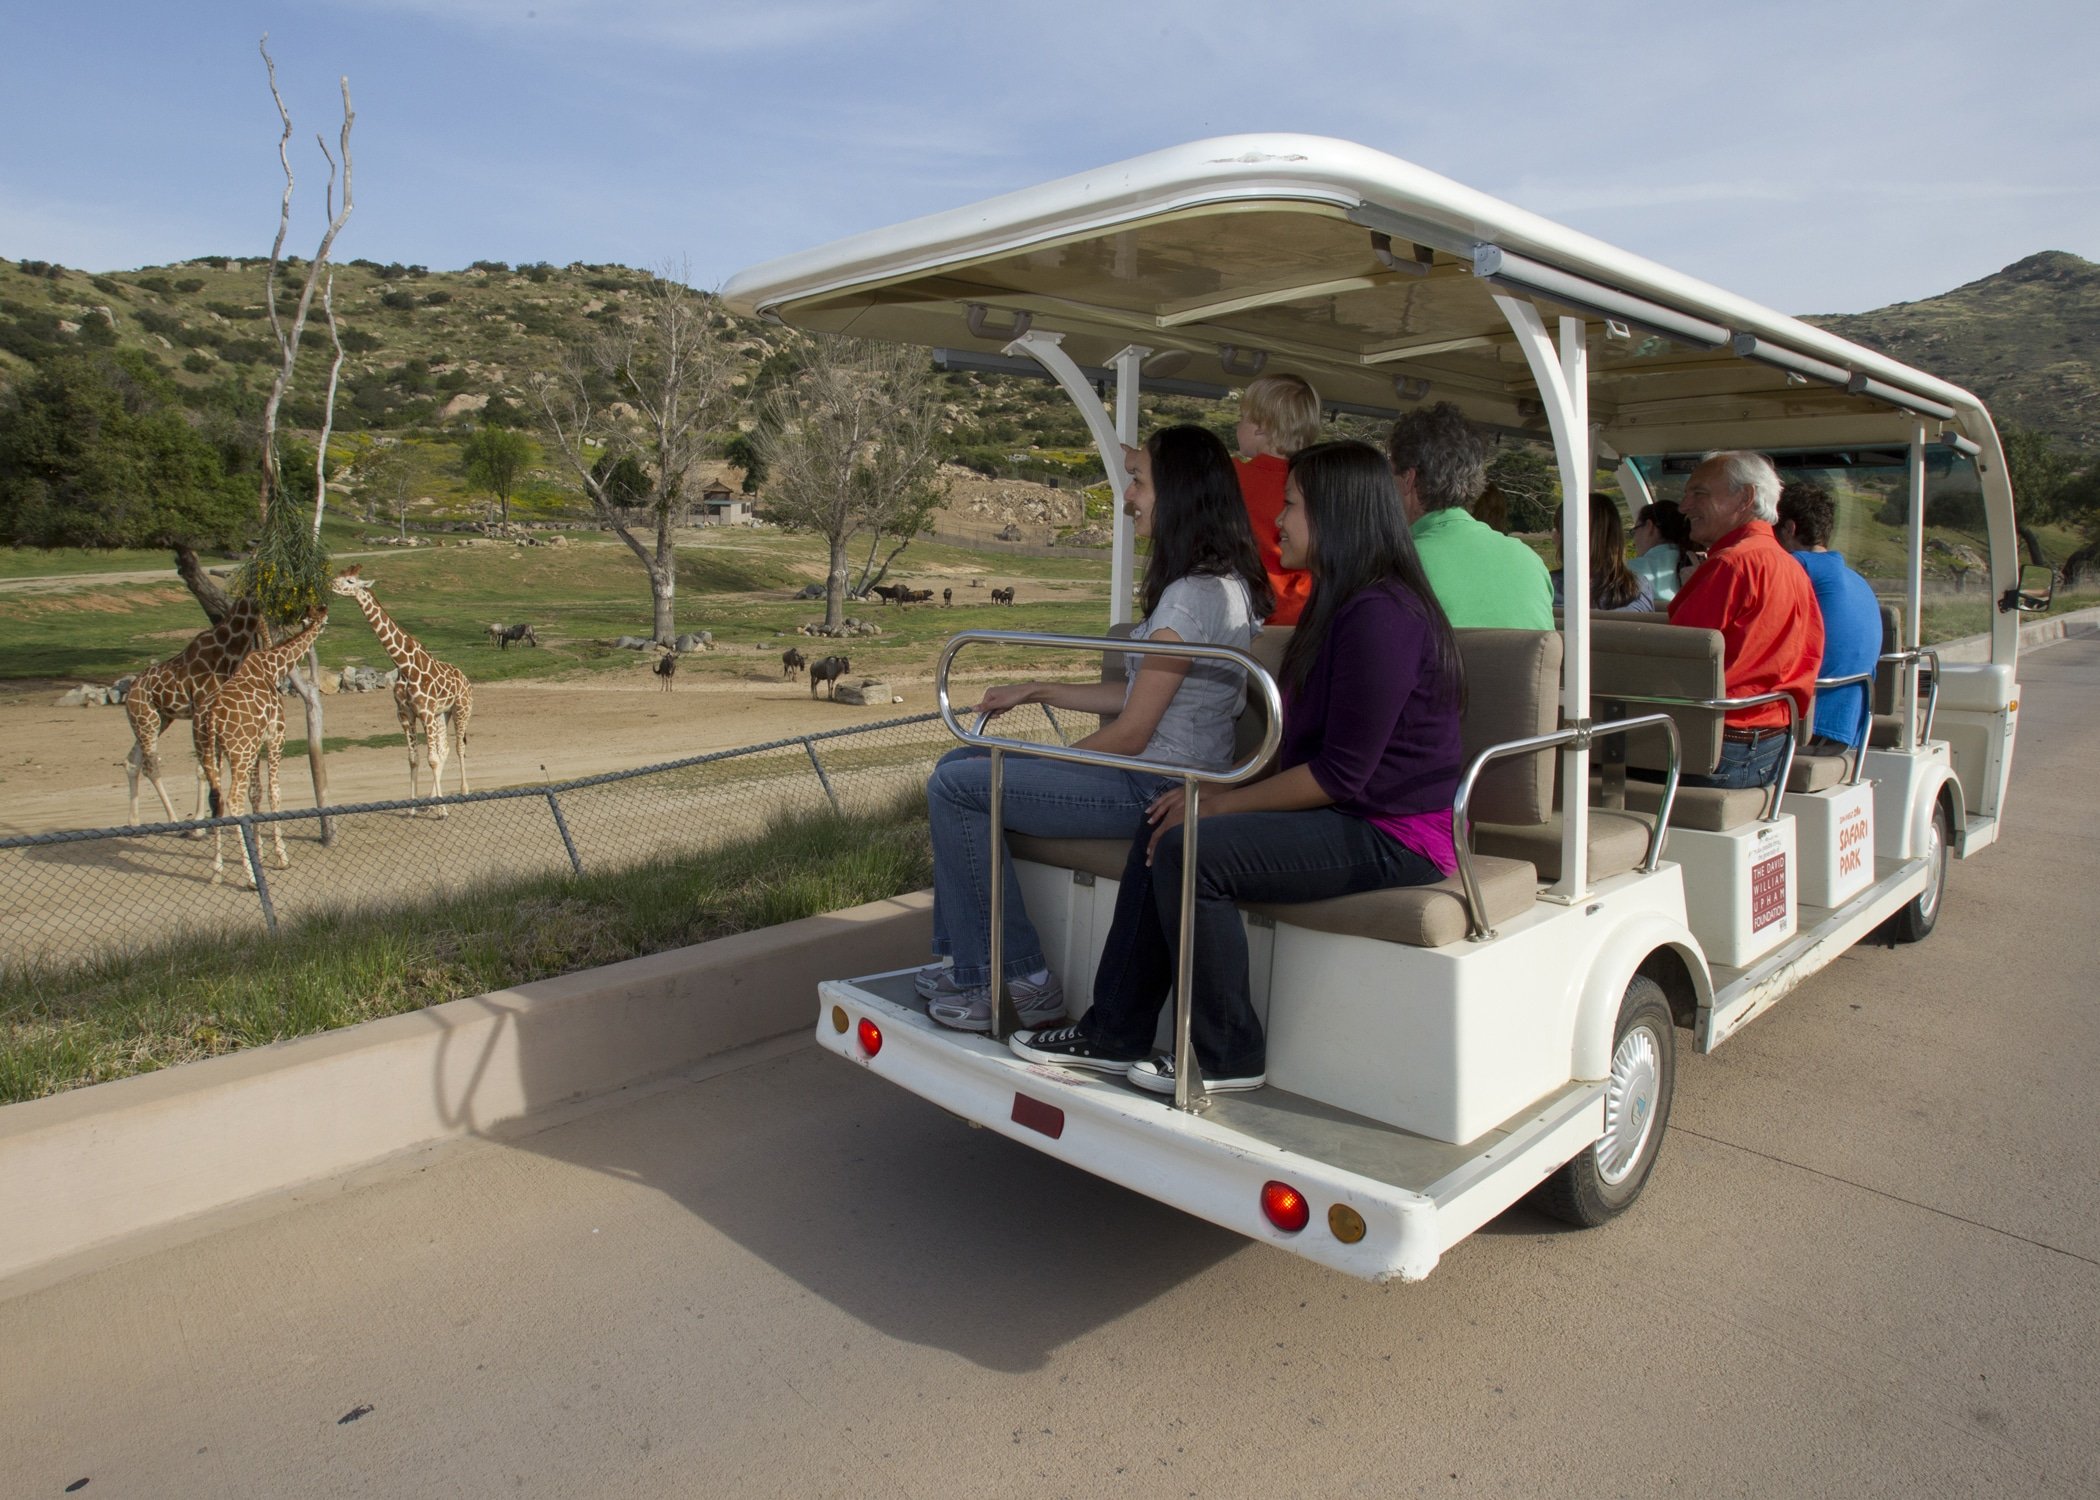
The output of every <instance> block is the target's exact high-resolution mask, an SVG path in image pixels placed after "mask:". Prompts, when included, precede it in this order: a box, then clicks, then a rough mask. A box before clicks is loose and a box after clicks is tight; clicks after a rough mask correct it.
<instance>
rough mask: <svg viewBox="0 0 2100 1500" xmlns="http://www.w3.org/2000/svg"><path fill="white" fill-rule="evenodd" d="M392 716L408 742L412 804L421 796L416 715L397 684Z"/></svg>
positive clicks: (412, 813) (410, 797) (409, 797)
mask: <svg viewBox="0 0 2100 1500" xmlns="http://www.w3.org/2000/svg"><path fill="white" fill-rule="evenodd" d="M394 714H395V716H396V717H397V718H399V719H400V720H401V738H402V739H404V740H406V741H407V742H408V800H409V801H410V802H413V801H415V800H416V798H417V797H419V796H421V795H422V788H421V787H420V786H419V785H418V784H417V782H416V715H415V710H414V709H412V708H410V707H409V704H408V700H407V699H406V698H404V697H403V696H402V694H401V685H400V684H399V683H396V684H394ZM408 815H409V816H410V817H411V818H413V817H414V816H415V815H416V810H415V809H414V808H413V807H411V808H410V809H409V810H408Z"/></svg>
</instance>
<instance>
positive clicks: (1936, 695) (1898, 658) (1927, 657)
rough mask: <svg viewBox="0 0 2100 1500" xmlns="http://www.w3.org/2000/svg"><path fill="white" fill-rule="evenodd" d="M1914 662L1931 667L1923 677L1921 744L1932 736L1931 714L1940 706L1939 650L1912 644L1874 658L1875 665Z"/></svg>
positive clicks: (1882, 665) (1883, 665) (1919, 734)
mask: <svg viewBox="0 0 2100 1500" xmlns="http://www.w3.org/2000/svg"><path fill="white" fill-rule="evenodd" d="M1914 662H1924V663H1929V664H1930V665H1931V667H1932V671H1931V673H1930V674H1929V675H1928V676H1927V677H1926V679H1925V722H1924V724H1923V725H1921V726H1919V729H1918V743H1919V744H1921V745H1922V744H1924V743H1925V742H1926V741H1928V740H1930V739H1931V738H1932V716H1933V715H1934V714H1935V713H1937V712H1939V707H1940V654H1939V652H1938V651H1936V650H1934V649H1933V648H1932V647H1930V646H1912V647H1911V648H1910V649H1909V650H1907V651H1884V652H1882V653H1881V655H1880V656H1878V657H1876V658H1875V659H1874V665H1875V666H1877V667H1907V666H1910V665H1911V664H1912V663H1914ZM1869 711H1870V712H1871V710H1869ZM1861 748H1862V749H1864V748H1865V746H1861Z"/></svg>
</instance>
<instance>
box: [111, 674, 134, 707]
mask: <svg viewBox="0 0 2100 1500" xmlns="http://www.w3.org/2000/svg"><path fill="white" fill-rule="evenodd" d="M137 681H138V678H137V677H136V676H131V677H119V678H118V679H117V680H116V681H115V682H112V683H111V684H110V685H109V701H110V702H112V703H122V702H123V701H124V700H125V699H126V698H129V697H130V696H131V685H132V684H133V683H134V682H137Z"/></svg>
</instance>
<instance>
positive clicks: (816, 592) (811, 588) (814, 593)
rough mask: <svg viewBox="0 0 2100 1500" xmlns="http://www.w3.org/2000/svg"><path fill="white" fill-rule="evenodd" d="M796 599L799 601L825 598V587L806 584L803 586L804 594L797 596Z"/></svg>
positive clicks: (819, 584) (816, 584) (818, 584)
mask: <svg viewBox="0 0 2100 1500" xmlns="http://www.w3.org/2000/svg"><path fill="white" fill-rule="evenodd" d="M795 597H796V598H797V599H821V598H823V597H824V585H823V584H821V583H805V584H803V585H802V592H801V593H799V594H797V595H795Z"/></svg>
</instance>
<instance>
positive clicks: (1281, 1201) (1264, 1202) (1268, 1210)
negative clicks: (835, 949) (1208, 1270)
mask: <svg viewBox="0 0 2100 1500" xmlns="http://www.w3.org/2000/svg"><path fill="white" fill-rule="evenodd" d="M861 1024H862V1025H863V1026H865V1025H867V1022H865V1021H863V1022H861ZM1261 1211H1262V1212H1263V1213H1264V1214H1266V1215H1268V1218H1269V1222H1270V1223H1271V1224H1274V1225H1275V1226H1276V1227H1277V1228H1278V1229H1281V1230H1282V1231H1283V1232H1284V1233H1285V1234H1296V1233H1297V1232H1298V1231H1299V1230H1301V1229H1303V1228H1304V1227H1305V1226H1306V1224H1307V1223H1308V1222H1309V1221H1310V1220H1311V1218H1312V1207H1311V1205H1309V1204H1308V1203H1307V1202H1306V1201H1305V1194H1303V1193H1301V1192H1299V1191H1298V1190H1297V1189H1296V1188H1294V1187H1292V1186H1291V1185H1290V1184H1289V1183H1287V1182H1265V1183H1263V1184H1262V1185H1261Z"/></svg>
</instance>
